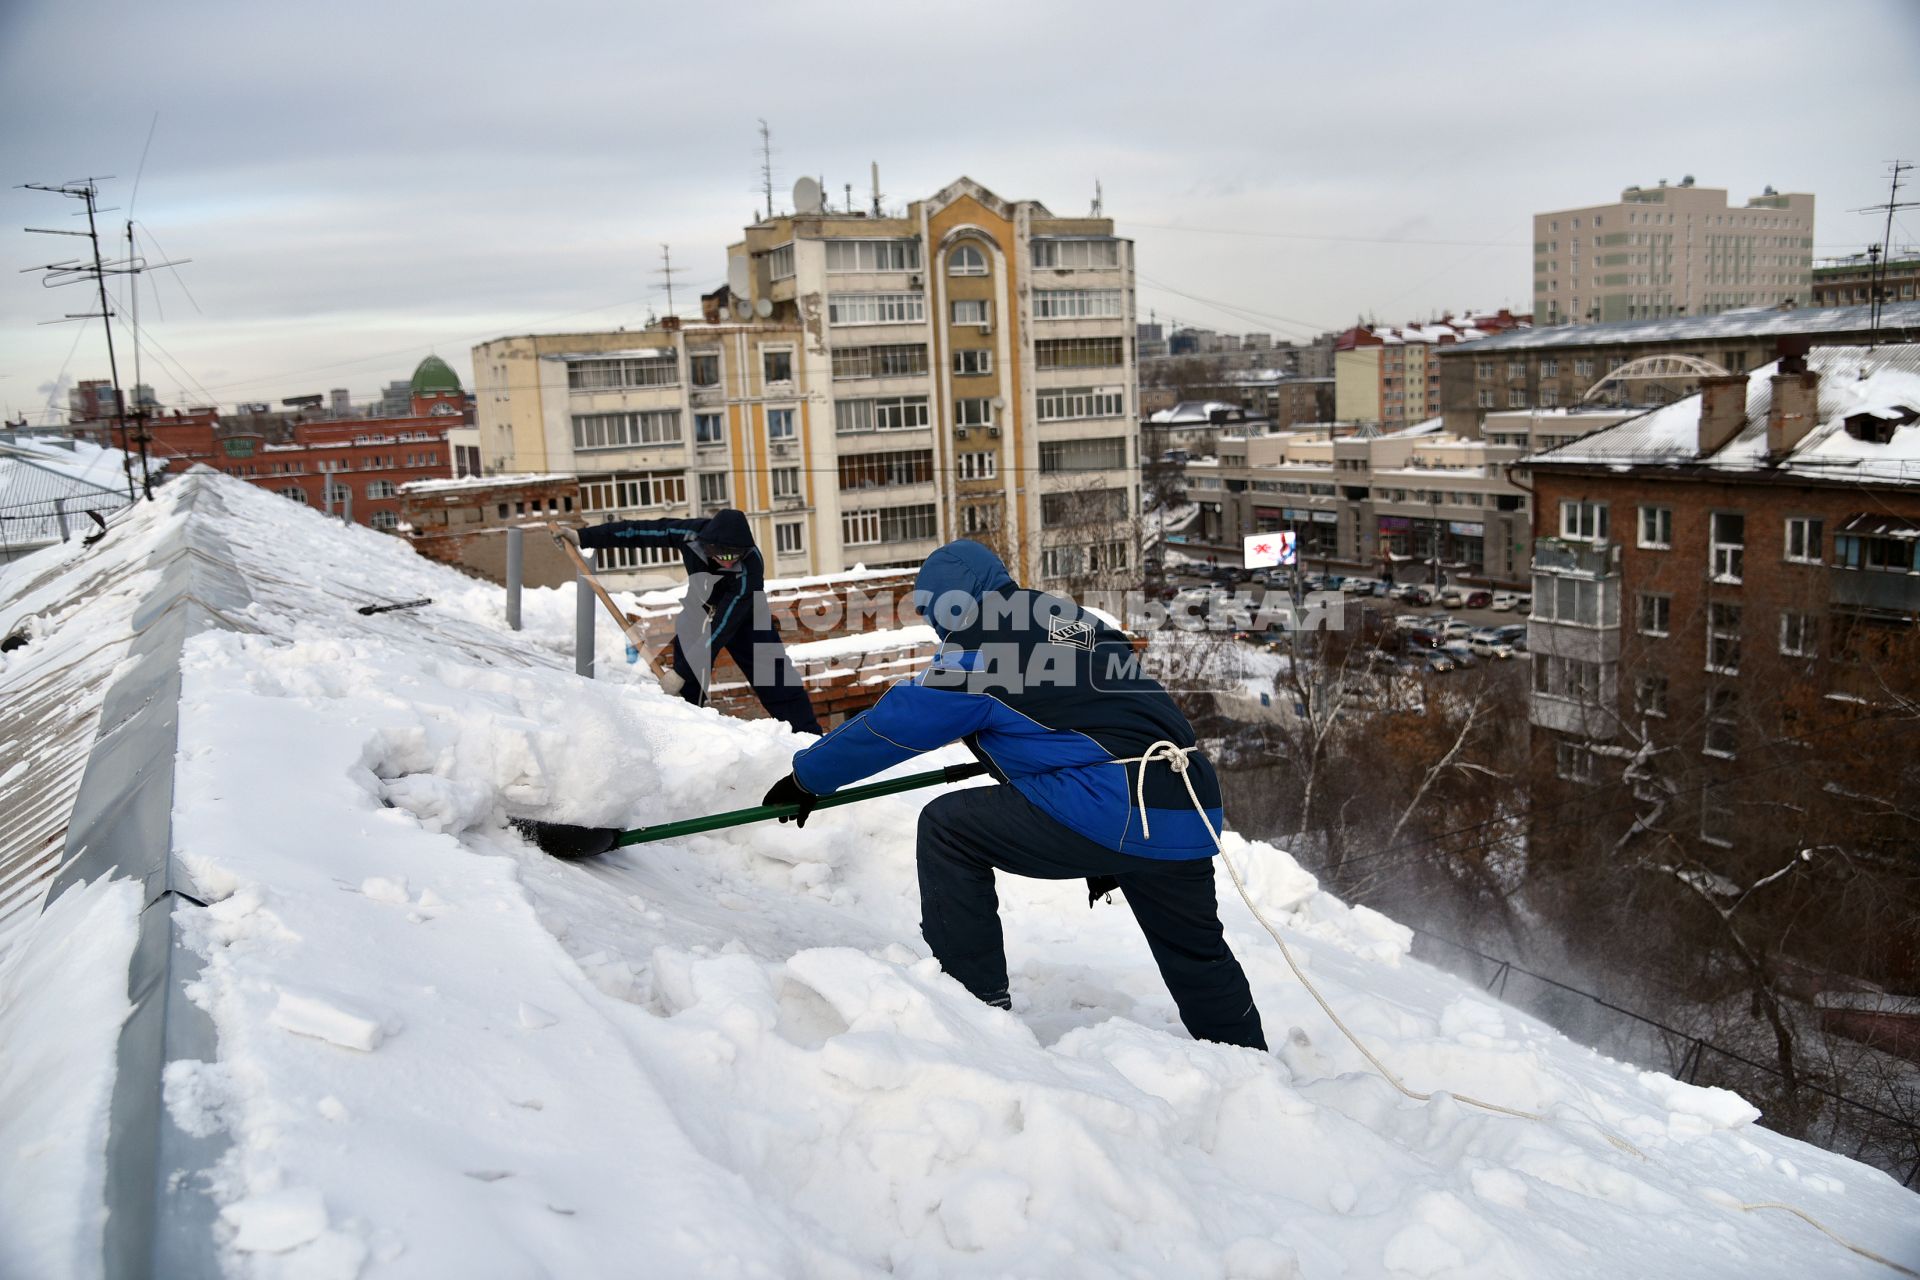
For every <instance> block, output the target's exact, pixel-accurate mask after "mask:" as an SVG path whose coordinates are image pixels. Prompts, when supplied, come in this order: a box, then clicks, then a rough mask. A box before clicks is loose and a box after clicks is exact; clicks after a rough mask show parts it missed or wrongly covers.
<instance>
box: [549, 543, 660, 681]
mask: <svg viewBox="0 0 1920 1280" xmlns="http://www.w3.org/2000/svg"><path fill="white" fill-rule="evenodd" d="M547 532H548V533H550V534H552V535H553V540H554V541H555V542H557V543H559V544H560V549H561V550H562V551H564V552H566V553H567V557H568V559H570V560H572V561H573V564H574V567H575V568H576V569H578V570H579V571H580V574H581V576H583V577H584V578H586V580H587V585H588V586H590V587H592V588H593V594H595V595H596V596H599V597H600V603H601V604H603V605H605V606H607V612H608V613H610V614H612V615H613V620H614V622H616V623H618V624H619V627H620V631H621V633H622V634H624V635H625V636H626V637H627V650H628V652H627V656H628V658H629V659H632V658H636V657H639V658H645V659H646V660H647V669H648V670H649V671H651V672H653V675H654V679H656V680H658V679H660V670H661V667H662V665H663V664H667V665H668V666H669V669H671V662H672V659H671V658H670V657H669V656H668V655H667V650H666V647H665V646H664V645H663V646H662V647H661V648H660V649H659V650H658V651H657V652H650V651H649V650H648V649H647V635H646V630H645V628H643V627H642V626H641V625H640V624H639V623H638V622H634V621H631V620H630V619H628V617H627V615H626V614H624V613H622V612H620V606H619V605H617V604H615V603H614V602H613V597H612V596H610V595H608V594H607V589H606V588H605V587H603V586H601V585H600V579H599V578H598V577H596V576H595V575H594V572H593V566H592V565H590V564H588V563H587V558H586V557H585V556H583V555H581V554H580V548H578V547H576V546H574V545H573V544H572V543H571V542H568V541H567V540H566V539H565V538H563V537H561V536H560V531H559V529H558V528H556V527H555V526H554V525H552V524H549V525H547ZM661 683H662V686H663V687H664V686H665V683H666V682H665V681H662V682H661Z"/></svg>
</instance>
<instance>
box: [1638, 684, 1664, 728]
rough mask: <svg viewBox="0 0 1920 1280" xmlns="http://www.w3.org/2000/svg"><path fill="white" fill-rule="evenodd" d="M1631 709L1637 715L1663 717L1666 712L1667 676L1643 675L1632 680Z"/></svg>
mask: <svg viewBox="0 0 1920 1280" xmlns="http://www.w3.org/2000/svg"><path fill="white" fill-rule="evenodd" d="M1633 709H1634V712H1635V713H1636V714H1638V715H1643V716H1660V717H1663V718H1664V717H1665V716H1666V714H1667V678H1666V677H1665V676H1664V675H1658V674H1655V675H1643V676H1640V677H1639V678H1638V679H1636V680H1635V681H1634V686H1633Z"/></svg>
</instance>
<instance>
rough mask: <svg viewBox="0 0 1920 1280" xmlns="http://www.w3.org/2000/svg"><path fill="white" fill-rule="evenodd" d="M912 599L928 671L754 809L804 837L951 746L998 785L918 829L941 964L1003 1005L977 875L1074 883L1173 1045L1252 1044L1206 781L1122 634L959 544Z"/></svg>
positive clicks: (802, 763)
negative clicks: (927, 634)
mask: <svg viewBox="0 0 1920 1280" xmlns="http://www.w3.org/2000/svg"><path fill="white" fill-rule="evenodd" d="M914 585H915V592H914V598H915V602H916V603H917V604H918V605H919V606H920V608H921V611H922V612H923V613H924V614H925V615H926V617H927V620H928V621H929V622H930V623H932V624H933V627H934V629H935V632H936V633H937V634H939V635H940V637H941V640H942V643H941V647H940V649H939V651H938V652H937V653H936V654H935V656H934V658H933V661H932V664H931V665H930V666H929V667H928V668H927V670H926V671H924V672H923V673H922V674H921V675H920V676H919V677H918V678H917V679H915V680H912V681H909V682H905V683H901V684H896V685H894V686H893V687H892V688H891V689H889V690H888V691H887V692H886V694H885V695H884V696H883V697H882V698H881V699H880V700H879V701H878V702H877V703H875V704H874V705H873V707H872V708H870V709H869V710H867V711H865V712H863V713H862V714H861V715H859V716H856V717H854V718H853V719H851V720H849V721H847V722H846V723H845V724H843V725H841V726H840V727H839V728H837V729H835V730H834V731H833V732H832V733H830V734H828V735H827V736H826V737H825V738H822V739H821V740H820V741H819V742H817V743H815V744H814V745H812V746H811V747H808V748H806V749H805V750H803V751H801V752H799V753H798V754H796V755H795V756H794V758H793V771H792V772H791V773H790V774H788V775H787V777H785V778H783V779H781V781H780V782H779V783H777V784H776V785H775V786H774V788H773V790H772V791H770V792H768V793H767V797H766V800H765V803H767V804H798V805H800V806H801V813H800V814H799V815H798V817H799V820H800V821H802V822H804V821H805V819H806V816H807V813H808V812H809V811H810V806H811V804H812V802H813V801H814V800H816V799H817V798H818V797H821V796H825V795H829V794H831V793H832V792H834V791H836V790H838V789H839V788H841V787H844V786H846V785H848V784H849V783H851V782H854V781H855V780H857V779H860V778H864V777H867V776H868V775H870V774H874V773H878V772H879V771H880V770H882V769H885V768H887V767H889V766H891V765H894V764H897V763H899V762H900V761H902V760H905V759H907V758H909V757H911V756H914V755H917V754H919V753H920V752H923V751H931V750H933V749H934V748H936V747H940V746H943V745H945V744H946V743H949V742H953V741H955V740H961V741H964V742H965V743H966V744H967V746H968V747H969V748H970V749H971V750H972V751H973V753H974V755H975V756H976V757H978V758H979V759H980V761H981V762H982V763H984V764H985V765H986V766H987V768H988V771H989V772H990V773H992V774H993V776H994V777H995V778H997V779H998V780H999V782H1000V785H999V786H995V787H973V788H966V789H963V790H958V791H950V792H948V793H947V794H945V795H942V796H940V797H938V798H937V799H935V800H933V801H932V802H931V803H929V804H928V805H927V806H926V808H925V809H923V810H922V811H921V814H920V829H919V846H918V861H919V871H920V928H921V932H922V933H923V934H925V936H926V939H927V944H928V946H930V947H931V948H932V949H933V954H934V956H935V957H936V958H937V959H938V960H939V961H940V964H941V967H942V968H944V969H945V970H946V971H947V972H948V973H949V974H950V975H952V976H953V977H954V978H956V979H958V980H959V981H960V983H961V984H962V985H964V986H965V987H966V988H967V990H969V991H971V992H972V993H973V994H974V995H975V996H978V997H979V998H980V999H981V1000H984V1001H986V1002H988V1003H989V1004H996V1005H999V1006H1001V1007H1003V1008H1006V1007H1010V997H1009V994H1008V988H1007V957H1006V948H1005V944H1004V941H1003V938H1002V935H1001V930H1000V917H999V902H998V899H997V897H996V895H995V892H994V872H995V871H996V870H998V871H1007V872H1012V873H1013V874H1015V875H1022V876H1032V877H1036V878H1038V879H1043V880H1065V879H1077V878H1080V877H1083V876H1084V877H1088V878H1089V883H1090V884H1091V885H1092V887H1093V888H1094V891H1095V893H1096V894H1098V893H1100V892H1102V891H1104V890H1107V889H1110V888H1113V887H1118V888H1119V890H1120V891H1121V893H1122V894H1124V895H1125V897H1126V901H1127V905H1128V906H1129V907H1130V908H1132V910H1133V915H1134V918H1135V920H1137V921H1138V922H1139V924H1140V928H1141V931H1142V932H1143V933H1145V934H1146V937H1147V944H1148V946H1149V947H1150V948H1151V949H1152V952H1153V958H1154V960H1155V961H1156V962H1157V963H1158V964H1159V966H1160V974H1161V977H1162V978H1164V979H1165V980H1166V984H1167V989H1168V990H1169V991H1170V992H1171V993H1172V995H1173V999H1174V1003H1175V1005H1177V1006H1178V1007H1179V1010H1180V1020H1181V1022H1183V1023H1184V1024H1185V1025H1186V1028H1187V1030H1188V1031H1190V1032H1191V1033H1192V1034H1193V1035H1194V1036H1195V1037H1196V1038H1198V1039H1206V1040H1217V1041H1221V1042H1223V1043H1226V1044H1237V1045H1247V1046H1250V1047H1253V1048H1262V1049H1264V1048H1265V1047H1266V1041H1265V1039H1264V1037H1263V1035H1262V1032H1261V1027H1260V1014H1259V1011H1258V1010H1257V1009H1255V1008H1254V1004H1253V995H1252V992H1251V991H1250V990H1249V988H1248V986H1247V978H1246V974H1245V973H1244V972H1242V970H1241V968H1240V963H1239V961H1237V960H1235V959H1234V956H1233V953H1232V951H1230V950H1229V949H1228V947H1227V943H1226V939H1225V937H1224V936H1223V934H1222V931H1221V927H1220V915H1219V909H1218V904H1217V903H1216V901H1215V897H1214V879H1213V855H1214V854H1215V853H1216V852H1217V851H1218V849H1219V845H1218V840H1217V833H1218V832H1219V831H1220V829H1221V812H1220V787H1219V782H1218V779H1217V778H1216V777H1215V775H1214V771H1213V766H1212V765H1211V764H1209V763H1208V762H1207V759H1206V757H1205V756H1204V755H1202V754H1201V753H1200V752H1199V750H1198V749H1197V748H1196V747H1195V745H1194V734H1193V728H1192V726H1191V725H1190V724H1188V723H1187V718H1186V717H1185V716H1184V715H1182V714H1181V713H1180V709H1179V708H1178V707H1177V706H1175V705H1174V702H1173V699H1172V698H1170V697H1169V696H1168V695H1167V692H1166V690H1165V689H1164V688H1162V687H1161V686H1160V684H1159V683H1158V682H1157V681H1155V680H1153V679H1151V678H1150V677H1148V676H1146V675H1145V674H1143V673H1141V672H1140V671H1139V668H1138V663H1137V657H1136V655H1135V653H1134V650H1133V648H1132V646H1131V645H1130V644H1129V642H1128V640H1127V638H1126V636H1124V635H1122V634H1121V633H1120V632H1119V631H1117V630H1115V629H1114V628H1113V627H1111V626H1109V625H1108V624H1107V623H1105V622H1104V621H1102V620H1101V619H1099V618H1098V617H1096V616H1094V615H1093V614H1090V613H1086V612H1084V611H1082V610H1081V609H1080V607H1079V606H1078V605H1076V604H1074V603H1073V602H1072V601H1071V600H1067V599H1065V598H1063V597H1060V596H1053V595H1048V594H1045V593H1043V592H1038V591H1028V590H1022V589H1021V588H1019V587H1017V586H1015V585H1014V582H1013V579H1012V578H1011V577H1010V576H1009V575H1008V574H1007V570H1006V567H1005V566H1004V565H1002V564H1001V562H1000V559H999V557H997V556H995V555H994V554H993V552H991V551H989V550H988V549H987V548H986V547H984V546H981V545H980V544H979V543H977V542H968V541H960V542H950V543H948V544H947V545H946V546H944V547H941V548H940V549H939V550H937V551H935V552H934V553H933V554H932V555H931V556H929V557H927V561H926V563H925V564H924V565H923V566H922V567H921V569H920V575H919V578H918V580H917V581H916V582H915V584H914ZM783 821H784V819H783Z"/></svg>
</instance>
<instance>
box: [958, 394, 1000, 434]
mask: <svg viewBox="0 0 1920 1280" xmlns="http://www.w3.org/2000/svg"><path fill="white" fill-rule="evenodd" d="M953 425H954V426H956V427H990V426H992V425H993V401H992V400H990V399H988V398H987V397H985V396H967V397H965V398H963V399H960V400H955V401H954V402H953Z"/></svg>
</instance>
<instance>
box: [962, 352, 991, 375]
mask: <svg viewBox="0 0 1920 1280" xmlns="http://www.w3.org/2000/svg"><path fill="white" fill-rule="evenodd" d="M953 372H954V374H955V375H956V376H958V377H962V378H971V377H979V376H983V375H985V374H989V373H992V372H993V352H991V351H989V350H987V349H986V348H985V347H977V348H974V349H972V350H961V351H956V352H954V353H953Z"/></svg>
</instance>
